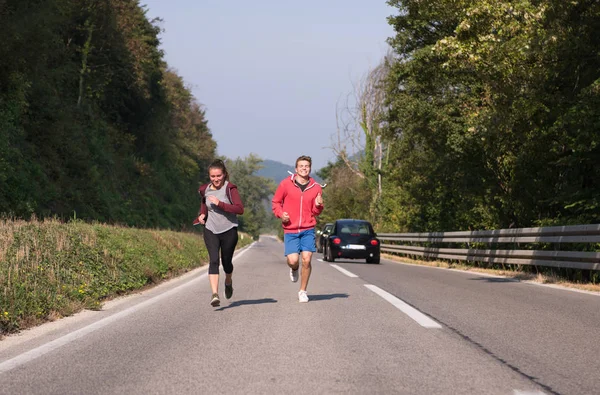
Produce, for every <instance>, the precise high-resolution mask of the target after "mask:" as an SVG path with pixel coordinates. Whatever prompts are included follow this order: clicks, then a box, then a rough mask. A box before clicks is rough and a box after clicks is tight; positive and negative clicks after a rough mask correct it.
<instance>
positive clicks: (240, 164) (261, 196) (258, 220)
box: [226, 154, 277, 238]
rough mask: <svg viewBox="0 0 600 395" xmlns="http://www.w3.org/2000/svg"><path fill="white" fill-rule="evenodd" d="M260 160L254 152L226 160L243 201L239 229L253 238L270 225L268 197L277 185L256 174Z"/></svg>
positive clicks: (232, 179)
mask: <svg viewBox="0 0 600 395" xmlns="http://www.w3.org/2000/svg"><path fill="white" fill-rule="evenodd" d="M262 162H263V160H262V159H261V158H259V157H258V156H256V155H254V154H250V155H248V156H247V157H246V158H237V159H235V160H227V162H226V166H227V171H228V172H229V174H230V178H231V182H233V183H234V184H236V185H237V187H238V190H239V192H240V197H241V198H242V202H243V203H244V214H243V215H242V216H240V218H239V221H240V230H243V231H244V232H247V233H249V234H250V235H251V236H252V237H254V238H258V236H259V235H260V233H261V232H262V231H264V230H266V229H268V228H271V227H272V221H271V218H272V214H271V206H270V201H271V199H270V198H271V196H272V195H273V193H274V192H275V188H276V187H277V186H276V185H275V182H274V181H273V180H271V179H269V178H265V177H260V176H258V175H257V172H258V171H259V170H260V169H261V168H262V165H261V163H262Z"/></svg>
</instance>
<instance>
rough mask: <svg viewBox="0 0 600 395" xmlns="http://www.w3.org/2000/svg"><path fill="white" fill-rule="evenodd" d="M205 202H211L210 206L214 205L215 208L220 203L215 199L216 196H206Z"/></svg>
mask: <svg viewBox="0 0 600 395" xmlns="http://www.w3.org/2000/svg"><path fill="white" fill-rule="evenodd" d="M206 200H208V201H209V202H211V203H212V204H214V205H215V206H218V205H219V203H221V201H220V200H219V199H217V197H216V196H212V195H211V196H207V197H206Z"/></svg>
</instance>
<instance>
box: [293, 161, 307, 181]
mask: <svg viewBox="0 0 600 395" xmlns="http://www.w3.org/2000/svg"><path fill="white" fill-rule="evenodd" d="M296 173H297V174H298V175H299V176H300V177H308V175H309V174H310V162H309V161H307V160H301V161H298V163H297V164H296Z"/></svg>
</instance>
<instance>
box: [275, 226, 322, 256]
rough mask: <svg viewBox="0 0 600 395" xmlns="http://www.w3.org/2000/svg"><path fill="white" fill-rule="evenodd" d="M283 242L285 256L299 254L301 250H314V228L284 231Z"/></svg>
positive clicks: (315, 249)
mask: <svg viewBox="0 0 600 395" xmlns="http://www.w3.org/2000/svg"><path fill="white" fill-rule="evenodd" d="M283 244H284V245H285V253H284V255H285V256H288V255H290V254H299V253H301V252H302V251H309V252H316V251H317V248H316V247H315V230H314V229H307V230H303V231H302V232H300V233H285V234H284V235H283Z"/></svg>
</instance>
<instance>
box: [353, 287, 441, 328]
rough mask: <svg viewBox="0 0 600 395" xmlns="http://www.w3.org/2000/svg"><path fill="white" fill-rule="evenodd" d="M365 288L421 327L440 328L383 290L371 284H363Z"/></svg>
mask: <svg viewBox="0 0 600 395" xmlns="http://www.w3.org/2000/svg"><path fill="white" fill-rule="evenodd" d="M365 287H367V288H369V289H370V290H371V291H373V292H375V293H376V294H377V295H379V296H381V297H382V298H383V299H385V300H387V301H388V302H390V303H391V304H392V305H394V307H396V308H397V309H398V310H400V311H402V312H403V313H404V314H406V315H407V316H409V317H410V318H412V319H413V320H415V321H416V322H417V323H418V324H419V325H421V326H422V327H425V328H432V329H439V328H441V327H442V326H441V325H440V324H438V323H437V322H435V321H434V320H432V319H431V318H429V317H427V316H426V315H425V314H423V313H421V312H420V311H419V310H417V309H415V308H414V307H412V306H410V305H409V304H407V303H406V302H404V301H402V300H401V299H398V298H397V297H395V296H394V295H392V294H390V293H388V292H386V291H384V290H383V289H381V288H379V287H377V286H375V285H371V284H365Z"/></svg>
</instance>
